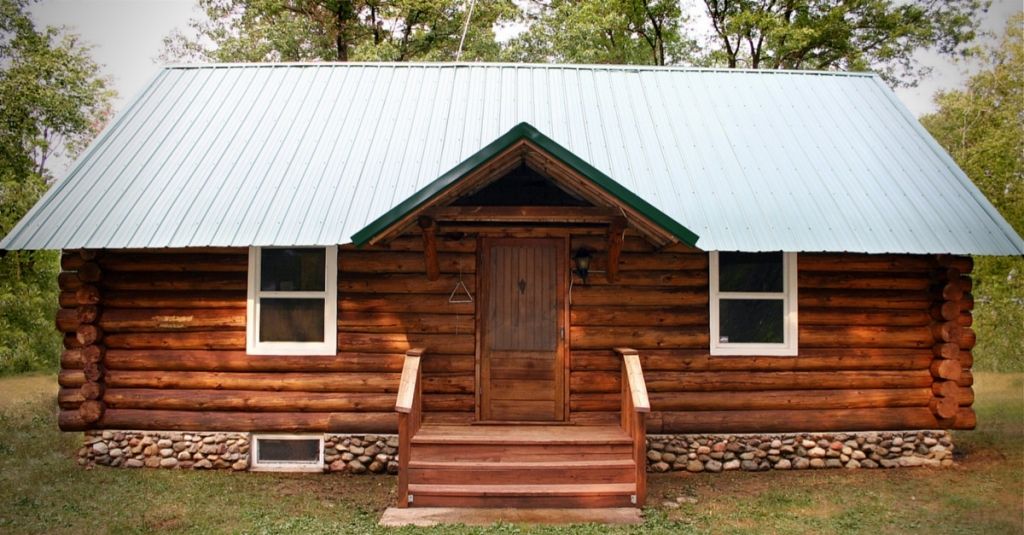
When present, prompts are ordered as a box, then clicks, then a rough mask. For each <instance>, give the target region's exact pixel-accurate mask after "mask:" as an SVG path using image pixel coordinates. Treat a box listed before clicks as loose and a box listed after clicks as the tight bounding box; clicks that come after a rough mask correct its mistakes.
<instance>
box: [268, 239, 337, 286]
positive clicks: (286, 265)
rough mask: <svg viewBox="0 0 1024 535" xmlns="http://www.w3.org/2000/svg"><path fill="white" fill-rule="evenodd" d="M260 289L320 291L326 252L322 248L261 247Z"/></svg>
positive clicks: (322, 282)
mask: <svg viewBox="0 0 1024 535" xmlns="http://www.w3.org/2000/svg"><path fill="white" fill-rule="evenodd" d="M260 255H261V256H260V289H261V290H264V291H281V292H298V291H311V292H318V291H319V292H322V291H323V290H324V279H325V274H326V272H325V269H324V268H325V266H326V261H327V252H326V251H325V250H324V249H261V250H260Z"/></svg>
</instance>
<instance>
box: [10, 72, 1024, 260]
mask: <svg viewBox="0 0 1024 535" xmlns="http://www.w3.org/2000/svg"><path fill="white" fill-rule="evenodd" d="M524 122H526V123H529V124H530V125H532V126H533V127H535V128H536V129H537V130H538V131H539V132H543V135H544V136H545V137H546V138H549V139H550V140H551V141H552V142H553V143H555V144H557V145H558V146H560V147H563V148H564V149H565V151H566V153H567V154H563V155H561V156H559V157H564V158H566V159H567V161H568V160H572V159H573V156H572V155H575V157H578V159H579V161H575V160H573V161H574V163H575V165H577V166H579V167H581V168H584V167H586V168H592V169H593V170H595V171H596V172H597V173H598V174H597V175H595V176H603V177H611V179H614V183H616V184H619V185H621V187H622V188H623V189H624V191H626V192H628V194H627V193H623V192H618V193H617V194H618V195H619V196H620V197H622V198H627V197H629V195H633V196H635V200H634V201H633V202H636V203H640V202H642V203H646V204H647V205H649V206H650V207H652V208H653V209H654V210H657V211H658V212H660V213H662V214H664V215H665V216H666V218H667V219H669V220H671V221H673V222H675V223H676V224H677V225H679V226H680V227H683V228H686V229H690V230H692V231H693V232H694V233H696V234H699V235H700V241H699V242H698V244H697V245H698V246H699V247H701V248H702V249H706V250H726V251H766V250H787V251H851V252H867V253H885V252H889V253H964V254H1013V255H1016V254H1022V253H1024V241H1022V240H1021V239H1020V237H1019V236H1017V234H1016V233H1014V232H1013V230H1012V229H1011V228H1010V227H1009V225H1008V224H1006V222H1005V221H1004V220H1003V218H1002V217H1001V216H1000V215H999V214H998V213H997V212H996V210H995V209H994V208H993V207H992V205H991V204H990V203H989V202H988V201H987V200H986V199H985V198H984V197H983V196H982V195H981V194H980V192H978V190H977V188H975V187H974V186H973V184H971V183H970V182H969V181H968V180H967V179H966V177H965V176H964V175H963V173H962V172H961V171H960V170H959V169H957V167H956V165H955V164H953V162H952V160H951V159H950V158H949V156H948V155H947V154H946V153H945V152H944V151H943V150H942V149H941V148H940V147H939V146H938V145H937V144H936V143H935V141H934V140H933V139H931V137H930V136H929V135H928V134H927V132H925V131H924V130H923V129H922V128H921V127H920V125H919V124H917V122H916V120H914V118H913V117H912V116H910V115H909V112H907V110H906V109H905V108H904V107H903V106H902V105H901V104H900V103H899V102H898V101H897V100H896V99H895V97H894V96H893V94H892V92H891V91H890V90H889V89H888V88H887V87H885V86H884V84H882V83H880V82H879V81H878V79H877V77H874V76H872V75H865V74H847V73H817V72H779V71H743V70H702V69H682V68H657V67H633V66H579V65H505V64H445V63H437V64H412V63H400V64H388V63H309V64H244V65H208V66H179V67H168V68H165V69H163V70H161V71H160V72H159V74H158V75H157V76H156V77H155V78H154V79H153V81H152V82H151V83H150V84H149V85H148V86H147V87H146V88H145V90H144V91H143V92H142V93H141V94H140V95H139V96H138V97H137V98H136V99H135V100H134V101H133V103H132V104H131V105H130V106H129V107H128V108H126V109H125V110H124V111H122V112H121V113H120V114H119V116H118V117H117V119H116V120H115V121H114V122H113V123H112V124H111V126H110V127H109V128H108V129H107V130H106V131H105V132H104V134H102V135H101V136H99V138H98V139H97V140H96V142H94V143H93V145H92V146H91V147H90V148H89V149H88V150H87V151H85V153H84V154H83V155H82V157H81V158H80V159H79V160H78V161H77V162H76V164H75V166H74V167H73V168H72V170H71V171H70V173H69V174H68V175H67V177H66V178H64V179H63V180H61V181H60V182H59V183H58V184H57V185H56V186H54V187H53V188H52V189H51V190H50V191H49V192H48V193H47V194H46V195H45V196H44V198H43V199H42V200H41V201H40V202H39V203H37V205H36V206H35V207H34V208H33V209H32V210H31V211H30V213H29V214H28V215H27V216H26V217H25V218H24V219H23V220H22V221H21V222H20V223H19V224H18V226H17V227H16V228H15V229H14V230H13V231H12V232H11V233H10V234H9V235H8V236H7V237H6V238H4V240H3V241H2V242H0V248H4V249H60V248H65V249H73V248H82V247H90V248H124V247H206V246H238V247H242V246H249V245H327V244H340V243H348V242H349V241H351V237H352V236H353V234H355V233H357V232H359V231H360V230H361V229H363V228H364V227H366V226H367V225H368V224H370V223H371V222H373V221H376V220H378V219H379V218H381V216H383V215H384V214H386V213H388V212H389V211H390V210H392V209H393V208H395V207H396V206H398V205H400V204H401V203H402V202H403V201H404V200H405V199H407V198H409V197H410V196H412V195H413V194H415V193H416V192H418V191H420V190H423V189H424V188H425V187H427V186H428V185H429V184H431V183H432V182H434V181H436V180H437V179H438V177H440V176H442V175H444V174H445V173H447V172H448V171H449V170H451V169H453V168H455V167H456V166H458V165H459V164H460V162H464V161H465V160H467V158H469V157H470V156H472V155H473V154H476V153H478V152H479V151H480V150H481V149H482V148H484V147H485V146H487V145H488V144H490V143H491V142H493V141H494V140H495V139H497V138H498V137H500V136H501V135H503V134H504V133H506V132H508V131H509V130H510V129H512V128H513V127H515V126H516V125H518V124H520V123H524ZM610 187H613V186H610ZM637 206H639V204H637ZM652 213H653V212H652ZM665 224H666V225H669V223H665Z"/></svg>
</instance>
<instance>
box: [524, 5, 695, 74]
mask: <svg viewBox="0 0 1024 535" xmlns="http://www.w3.org/2000/svg"><path fill="white" fill-rule="evenodd" d="M524 21H526V22H527V23H528V24H529V29H528V30H527V31H525V32H524V33H523V34H522V35H520V36H518V37H517V38H515V39H513V40H512V41H511V42H510V43H509V44H508V46H507V47H506V50H505V57H506V58H507V59H509V60H512V61H533V62H554V63H612V64H639V65H672V64H678V63H684V62H686V61H688V60H689V59H690V58H691V56H692V55H693V52H694V47H695V44H694V41H693V40H692V39H689V38H687V37H686V36H685V32H684V26H685V24H686V22H687V19H686V17H684V16H683V13H682V10H681V9H680V4H679V2H678V0H582V1H580V0H551V1H550V2H548V3H544V4H539V5H536V6H535V7H533V8H532V9H529V8H528V9H527V11H526V13H525V14H524Z"/></svg>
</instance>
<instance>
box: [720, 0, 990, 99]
mask: <svg viewBox="0 0 1024 535" xmlns="http://www.w3.org/2000/svg"><path fill="white" fill-rule="evenodd" d="M703 1H704V6H705V8H706V10H707V15H708V17H709V18H710V20H711V26H712V29H713V35H714V42H715V47H714V49H713V50H711V51H710V52H709V53H708V54H707V55H706V58H705V59H706V61H708V62H709V63H712V64H715V65H724V66H727V67H731V68H736V67H747V68H752V69H814V70H845V71H865V70H874V71H876V72H878V73H879V74H880V75H881V76H882V77H883V78H885V79H886V80H887V81H888V82H889V83H890V84H893V85H896V84H899V83H903V84H913V83H914V82H916V81H917V80H918V79H919V78H920V76H921V75H922V74H924V72H925V71H924V70H922V69H921V68H920V67H919V66H918V64H917V63H916V62H915V60H914V53H915V52H917V51H918V50H920V49H925V48H931V49H934V50H937V51H938V52H941V53H943V54H950V55H956V54H959V53H962V52H964V51H965V46H966V45H967V44H968V43H970V42H971V41H972V40H973V39H974V37H975V32H976V31H977V28H978V20H977V16H976V15H977V14H978V12H979V11H980V10H982V9H985V8H987V7H988V2H987V1H986V0H929V1H928V2H904V1H898V0H845V1H843V2H835V1H831V0H703Z"/></svg>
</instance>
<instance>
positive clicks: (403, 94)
mask: <svg viewBox="0 0 1024 535" xmlns="http://www.w3.org/2000/svg"><path fill="white" fill-rule="evenodd" d="M405 80H406V82H407V81H408V80H409V78H408V77H407V78H405ZM394 86H395V81H394V80H392V82H390V83H389V84H388V92H387V93H385V98H386V99H388V100H389V101H395V104H394V105H392V106H389V107H391V108H394V118H391V117H390V116H387V115H384V116H382V117H380V118H378V120H380V121H384V122H386V121H389V120H391V121H394V123H395V124H403V123H404V124H410V122H411V119H410V120H409V121H405V120H403V117H406V116H414V115H415V105H413V104H410V100H409V98H408V97H412V101H413V102H415V103H416V104H418V103H419V100H418V96H419V92H418V91H417V92H415V93H414V94H412V95H410V94H409V92H408V91H401V85H400V82H399V87H398V88H397V91H398V95H395V96H392V95H391V88H392V87H394ZM397 130H398V129H396V128H392V129H390V130H388V131H386V132H385V136H387V138H386V141H385V142H384V143H383V145H384V146H387V147H390V146H395V145H396V143H395V141H394V139H395V133H396V131H397ZM401 139H403V138H402V137H399V140H401ZM404 139H405V143H403V144H402V145H401V146H402V149H401V150H399V151H397V154H395V155H394V158H391V159H388V158H386V157H381V158H380V159H379V160H377V161H375V162H374V167H379V169H378V170H377V171H376V176H377V179H376V184H377V187H375V188H374V189H373V192H372V194H371V196H370V200H369V202H368V203H367V214H372V213H375V211H377V210H378V208H377V207H378V205H380V206H381V207H380V208H379V210H380V211H387V210H388V209H389V208H390V207H392V206H395V205H396V204H398V203H400V202H401V201H403V200H404V197H403V198H396V197H397V196H398V185H399V183H400V180H401V178H400V177H399V173H398V172H391V173H389V171H391V167H394V166H395V165H397V166H398V167H399V169H400V168H401V164H402V161H403V160H404V159H405V149H406V147H407V146H408V140H409V138H408V136H405V137H404ZM375 145H381V143H377V144H375ZM389 160H390V161H389ZM378 163H379V165H378ZM389 175H390V176H389ZM371 178H372V175H371ZM385 181H387V182H385ZM382 185H383V187H381V186H382ZM378 199H380V201H379V202H378Z"/></svg>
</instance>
